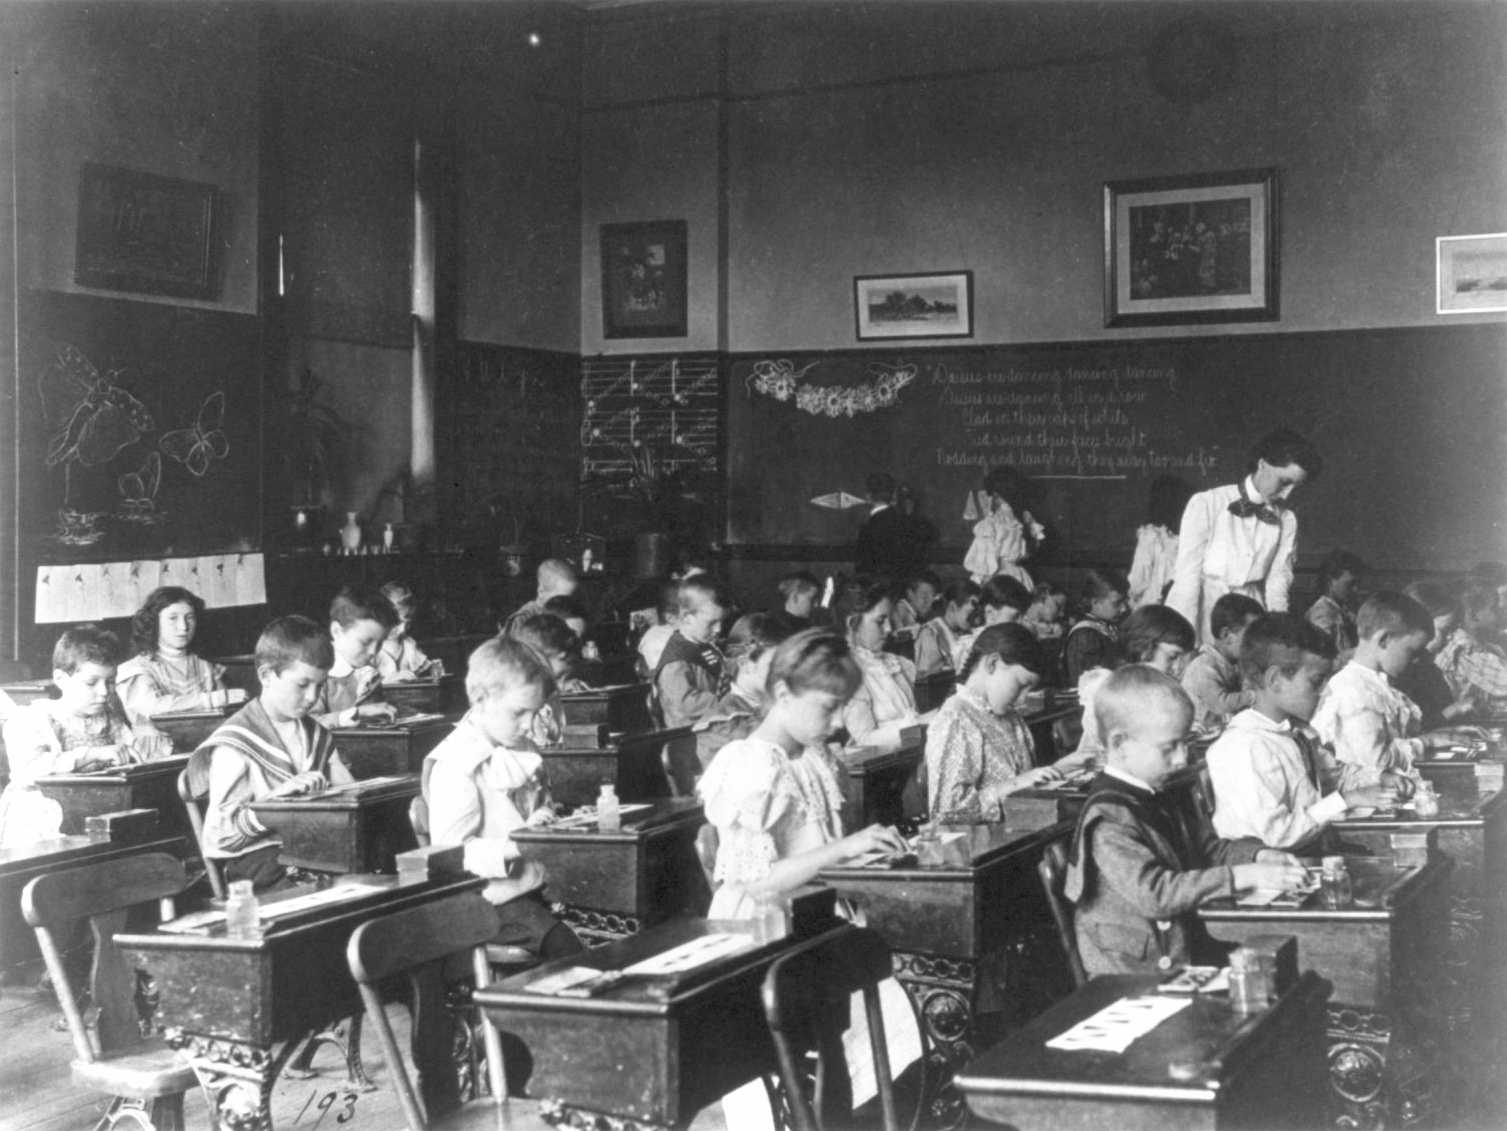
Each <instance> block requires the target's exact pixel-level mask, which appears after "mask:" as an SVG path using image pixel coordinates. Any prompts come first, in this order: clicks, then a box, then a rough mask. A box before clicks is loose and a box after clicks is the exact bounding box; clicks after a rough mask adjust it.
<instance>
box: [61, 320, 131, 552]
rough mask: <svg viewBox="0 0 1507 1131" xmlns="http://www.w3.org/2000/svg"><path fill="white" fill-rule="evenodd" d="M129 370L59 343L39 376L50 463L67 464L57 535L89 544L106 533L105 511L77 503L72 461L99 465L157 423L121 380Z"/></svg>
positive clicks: (70, 542)
mask: <svg viewBox="0 0 1507 1131" xmlns="http://www.w3.org/2000/svg"><path fill="white" fill-rule="evenodd" d="M124 372H125V370H124V369H107V370H105V372H103V373H101V372H100V371H99V370H98V369H96V368H95V367H94V364H93V363H92V362H91V361H90V360H89V359H88V358H87V357H85V356H84V354H83V353H82V352H80V351H79V350H78V349H76V348H75V347H73V346H71V345H69V344H67V343H64V344H62V345H60V346H59V347H57V353H56V356H55V357H54V360H53V362H52V364H50V365H49V366H47V368H45V369H43V370H42V372H41V374H40V375H39V376H38V377H37V392H38V394H39V395H40V396H41V398H42V415H43V418H44V419H45V420H46V421H47V427H48V428H49V429H51V430H53V431H52V432H51V434H50V435H49V436H48V438H47V455H46V463H47V466H48V467H57V466H58V465H59V464H62V465H63V506H62V509H60V510H59V511H58V530H57V533H56V534H55V535H54V537H56V538H58V539H59V540H61V541H63V542H65V543H67V544H68V545H71V546H88V545H92V544H94V543H95V542H98V541H99V540H100V539H101V538H103V537H104V532H103V531H101V530H100V529H99V528H98V526H97V523H98V521H99V519H100V517H101V516H102V514H103V513H104V512H102V511H94V512H84V511H78V510H75V509H74V508H73V505H72V496H73V466H74V464H80V465H82V466H84V467H98V466H100V465H101V464H106V463H109V462H110V461H111V460H112V459H114V458H115V457H116V456H117V455H119V454H120V451H121V449H123V448H126V447H129V446H130V445H131V444H134V443H136V441H137V440H139V439H140V438H141V437H142V435H143V434H144V433H147V432H150V431H152V429H154V428H155V427H156V426H157V425H156V422H155V421H154V420H153V419H152V414H151V413H150V412H149V411H148V410H147V407H146V405H144V404H142V403H141V401H139V400H137V399H136V397H135V396H134V395H132V394H131V393H130V392H129V391H128V390H126V389H124V388H122V387H121V386H120V385H119V384H118V382H119V379H120V377H121V375H122V374H123V373H124Z"/></svg>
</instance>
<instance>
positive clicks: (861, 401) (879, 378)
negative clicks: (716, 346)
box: [746, 358, 916, 419]
mask: <svg viewBox="0 0 1507 1131" xmlns="http://www.w3.org/2000/svg"><path fill="white" fill-rule="evenodd" d="M818 364H820V363H819V362H815V361H813V362H812V363H811V364H810V365H807V366H806V367H805V368H804V369H796V368H795V366H794V365H792V364H791V363H790V361H789V360H788V359H786V358H779V359H778V360H775V361H756V362H754V364H753V371H752V372H751V373H750V374H749V376H748V380H747V382H746V385H747V386H748V387H750V388H752V389H756V390H758V391H759V392H761V393H764V394H766V395H768V396H771V397H773V398H774V399H775V400H777V401H788V400H790V399H791V398H792V397H793V398H795V407H796V408H798V409H800V410H801V411H802V412H809V413H811V414H812V415H813V416H830V417H833V418H834V419H835V418H836V417H839V416H849V417H851V416H857V415H858V414H859V413H860V412H874V411H875V410H876V409H881V408H889V407H890V406H891V405H893V404H896V403H897V402H898V400H899V396H900V390H901V389H903V388H905V386H907V385H909V384H910V383H911V382H912V381H914V380H915V379H916V367H915V366H914V365H887V364H885V363H884V362H882V361H876V362H873V363H871V364H870V365H869V372H870V373H871V374H873V375H874V376H873V379H872V380H869V381H865V382H863V383H862V384H861V385H802V384H801V381H802V380H804V379H805V376H806V374H807V373H809V372H811V370H813V369H815V368H816V367H817V365H818Z"/></svg>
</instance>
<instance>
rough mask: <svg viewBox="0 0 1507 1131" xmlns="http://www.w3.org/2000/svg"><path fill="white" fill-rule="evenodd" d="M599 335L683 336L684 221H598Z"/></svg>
mask: <svg viewBox="0 0 1507 1131" xmlns="http://www.w3.org/2000/svg"><path fill="white" fill-rule="evenodd" d="M602 336H603V337H606V338H683V337H685V336H686V223H685V221H684V220H654V221H650V222H648V223H643V224H603V225H602Z"/></svg>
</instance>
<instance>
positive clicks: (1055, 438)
mask: <svg viewBox="0 0 1507 1131" xmlns="http://www.w3.org/2000/svg"><path fill="white" fill-rule="evenodd" d="M929 384H930V385H932V386H933V387H936V388H938V389H939V390H940V392H939V396H938V405H939V406H940V407H942V408H951V409H956V410H957V412H958V421H959V423H960V425H961V428H960V432H961V435H960V436H959V442H958V443H957V444H955V445H952V446H946V447H943V446H939V447H937V449H936V461H937V463H938V464H939V465H940V466H943V467H988V466H991V465H994V464H1001V463H1009V464H1013V465H1014V466H1015V467H1017V468H1019V469H1020V470H1022V471H1028V472H1031V473H1034V474H1036V475H1037V476H1039V477H1043V478H1047V477H1053V476H1056V477H1063V478H1072V477H1083V478H1122V477H1128V476H1131V475H1149V474H1162V473H1167V472H1179V471H1185V472H1197V473H1198V474H1199V475H1207V474H1208V473H1209V472H1210V471H1211V470H1213V469H1214V468H1216V467H1217V466H1218V457H1217V456H1216V455H1215V453H1213V452H1211V451H1209V450H1208V449H1207V448H1204V447H1202V446H1199V447H1196V448H1191V449H1179V450H1170V451H1169V450H1165V449H1164V447H1163V446H1161V445H1159V444H1158V443H1157V442H1156V441H1155V440H1154V439H1153V437H1152V436H1150V435H1149V434H1148V433H1147V432H1146V430H1145V429H1144V428H1143V427H1142V426H1141V424H1140V423H1138V421H1137V415H1134V414H1135V413H1136V411H1137V410H1142V411H1144V410H1146V409H1148V408H1150V407H1151V403H1150V402H1151V398H1152V396H1153V395H1154V394H1156V393H1160V392H1164V391H1165V392H1167V393H1176V392H1177V390H1178V384H1179V380H1178V372H1177V370H1176V369H1175V368H1173V367H1170V366H1169V367H1150V366H1136V365H1127V366H1113V367H1109V368H1098V369H1089V368H1079V367H1076V366H1072V365H1064V366H1060V367H1054V368H1051V369H1019V368H1015V367H1013V366H1012V367H1011V368H1009V369H1000V370H967V369H952V368H949V367H948V366H945V365H937V366H934V367H933V368H932V370H931V374H930V381H929Z"/></svg>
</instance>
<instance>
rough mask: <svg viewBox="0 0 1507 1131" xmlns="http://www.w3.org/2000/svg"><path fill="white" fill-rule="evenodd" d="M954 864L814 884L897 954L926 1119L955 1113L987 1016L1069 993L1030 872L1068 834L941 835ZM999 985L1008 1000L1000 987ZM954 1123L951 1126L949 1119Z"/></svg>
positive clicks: (834, 876)
mask: <svg viewBox="0 0 1507 1131" xmlns="http://www.w3.org/2000/svg"><path fill="white" fill-rule="evenodd" d="M941 831H942V832H943V833H944V834H950V833H961V834H962V837H961V838H960V839H956V840H952V841H950V842H949V843H948V846H947V849H946V851H947V852H948V853H949V859H950V860H951V861H953V862H952V863H948V864H942V865H936V866H931V867H921V866H914V867H903V868H851V867H844V868H827V869H824V870H823V871H822V872H821V874H820V878H821V880H823V881H824V882H826V883H828V884H830V885H832V887H833V888H834V889H835V890H836V891H837V893H838V894H839V895H840V896H843V897H845V898H847V899H849V900H851V901H852V902H853V903H855V904H857V905H858V907H859V908H860V909H862V911H863V913H864V916H865V920H866V923H867V925H868V926H869V927H871V928H873V929H874V930H877V931H878V932H879V933H880V934H881V935H882V936H883V937H884V941H885V942H887V943H889V945H890V948H891V950H892V951H893V952H894V967H895V977H896V978H897V979H898V980H899V982H900V984H901V985H903V986H904V987H905V989H906V992H907V993H908V994H909V995H910V997H911V1000H912V1002H914V1004H915V1006H916V1012H917V1014H918V1015H919V1016H920V1018H921V1022H922V1030H923V1031H924V1032H925V1034H926V1037H927V1042H928V1045H929V1050H928V1055H927V1062H928V1071H927V1076H928V1082H927V1090H928V1096H929V1097H931V1099H932V1108H933V1114H934V1115H936V1116H937V1117H938V1118H941V1119H944V1120H948V1117H949V1116H956V1115H960V1114H961V1110H960V1109H961V1101H959V1100H958V1099H957V1098H956V1097H955V1096H954V1095H953V1094H951V1093H950V1090H949V1088H948V1083H947V1082H948V1080H949V1079H950V1076H951V1073H952V1070H953V1069H954V1068H955V1067H957V1066H958V1065H960V1064H961V1063H962V1062H964V1061H965V1060H967V1059H968V1058H969V1057H971V1056H972V1055H973V1054H974V1052H975V1049H976V1047H977V1045H976V1040H975V1038H976V1021H977V1019H978V1017H979V1016H980V1015H981V1014H982V1013H985V1012H989V1013H1005V1012H1006V1011H1007V1010H1008V1013H1007V1016H1006V1018H1005V1019H1006V1020H1007V1021H1014V1022H1018V1021H1019V1020H1021V1019H1023V1018H1024V1017H1029V1016H1033V1015H1034V1014H1035V1013H1036V1012H1039V1010H1040V1009H1043V1008H1045V1007H1046V1006H1047V1005H1048V1004H1049V1003H1050V1002H1052V1001H1054V1000H1056V998H1058V997H1061V996H1062V995H1063V994H1065V993H1067V992H1068V990H1070V989H1071V987H1072V980H1071V975H1070V974H1069V972H1068V970H1067V963H1066V961H1065V960H1064V959H1063V957H1062V951H1061V949H1060V945H1059V944H1058V942H1057V933H1056V927H1055V926H1054V924H1053V922H1052V917H1051V910H1050V908H1048V906H1047V903H1046V896H1045V894H1044V893H1043V892H1042V889H1041V881H1040V879H1039V878H1038V876H1037V873H1036V865H1037V863H1038V862H1039V861H1040V860H1041V853H1042V850H1043V849H1044V848H1045V847H1046V846H1047V845H1048V844H1050V843H1051V842H1052V841H1054V840H1057V839H1060V838H1063V837H1066V836H1067V835H1068V834H1069V833H1070V832H1071V831H1072V829H1071V826H1069V825H1057V826H1055V827H1054V828H1051V829H1040V830H1033V831H1018V830H1014V829H1008V828H1001V827H999V826H996V825H960V826H955V827H950V828H949V827H944V828H943V829H942V830H941ZM1001 983H1003V992H1002V993H999V994H997V993H996V992H995V991H996V988H998V987H1000V985H1001ZM948 1121H949V1122H950V1120H948Z"/></svg>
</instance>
